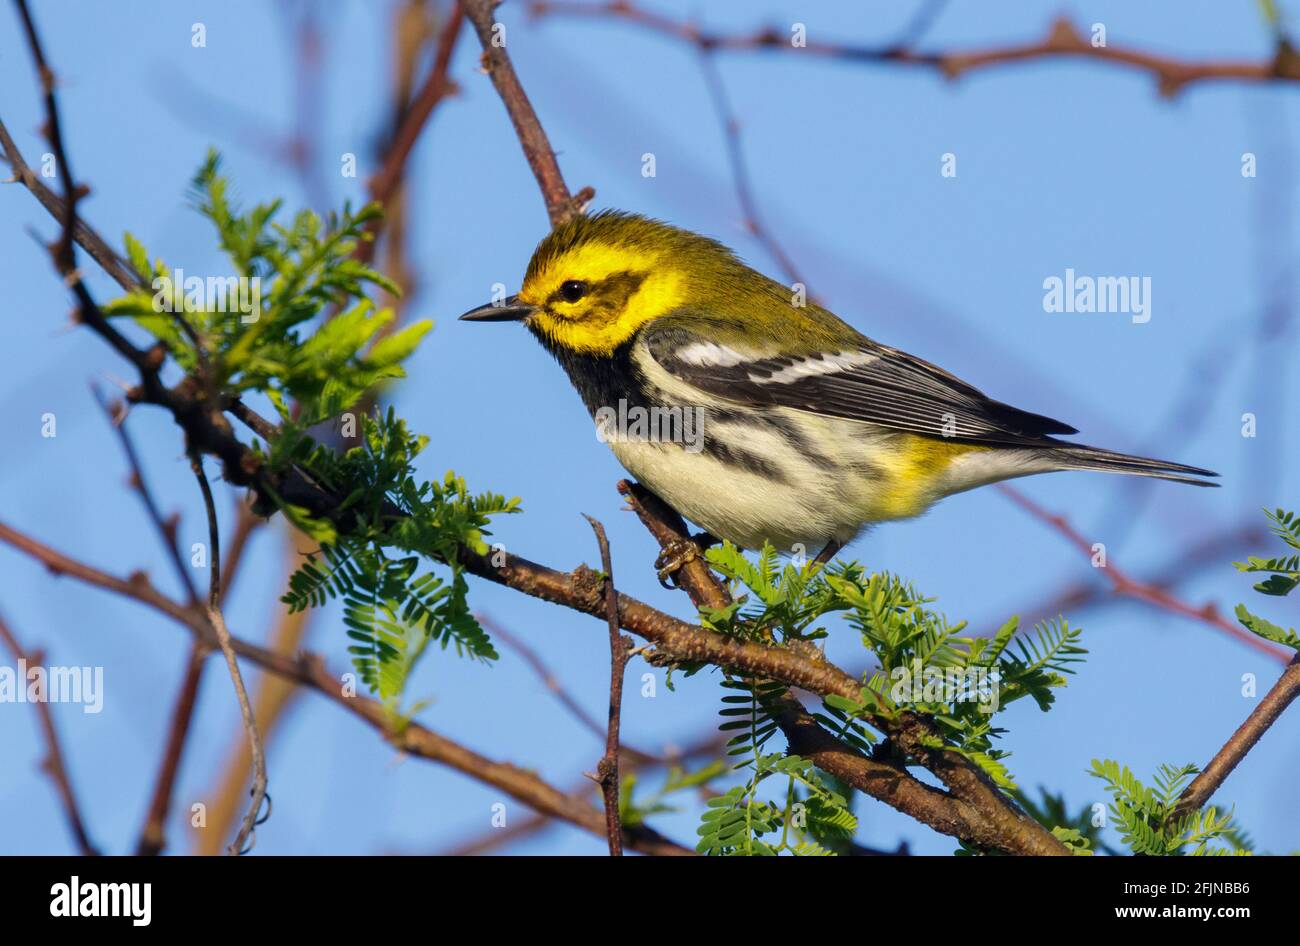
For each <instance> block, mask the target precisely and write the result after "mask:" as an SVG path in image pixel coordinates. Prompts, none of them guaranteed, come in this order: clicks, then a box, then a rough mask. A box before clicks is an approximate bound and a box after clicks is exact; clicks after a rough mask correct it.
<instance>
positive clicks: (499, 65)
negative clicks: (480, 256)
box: [464, 0, 596, 227]
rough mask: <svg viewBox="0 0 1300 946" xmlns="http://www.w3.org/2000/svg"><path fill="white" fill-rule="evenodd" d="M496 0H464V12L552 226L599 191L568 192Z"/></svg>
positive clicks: (572, 214)
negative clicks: (510, 48)
mask: <svg viewBox="0 0 1300 946" xmlns="http://www.w3.org/2000/svg"><path fill="white" fill-rule="evenodd" d="M496 5H497V3H496V0H464V6H465V16H466V17H468V18H469V21H470V24H471V25H473V27H474V32H475V33H477V34H478V40H479V43H480V44H482V46H483V68H484V69H485V70H486V71H487V74H488V76H489V77H490V78H491V79H492V85H493V86H495V87H496V90H497V94H498V95H500V96H501V101H502V102H503V103H504V104H505V107H506V112H508V113H509V115H510V123H511V124H512V125H514V128H515V135H516V136H517V137H518V138H519V144H520V145H522V146H523V149H524V157H525V158H526V159H527V161H528V166H529V167H530V168H532V171H533V177H535V178H537V186H538V187H539V188H541V191H542V199H543V200H544V201H546V213H547V215H548V216H549V217H550V218H551V226H552V227H558V226H560V224H562V223H565V222H566V221H568V220H571V219H573V218H574V217H576V216H578V215H579V214H581V213H582V209H583V207H585V206H586V205H587V204H588V203H590V202H591V199H592V198H593V197H595V196H596V192H595V191H594V190H592V189H591V188H590V187H584V188H583V189H582V190H580V191H579V192H578V193H577V194H576V195H573V196H570V195H569V188H568V185H566V184H565V183H564V175H563V174H562V173H561V172H560V164H559V162H558V161H557V160H556V159H555V151H554V150H553V149H552V148H551V142H550V139H548V138H547V137H546V132H545V131H543V130H542V123H541V122H540V121H539V120H538V118H537V113H536V112H535V111H534V110H533V106H532V103H531V102H529V101H528V95H527V93H526V92H524V87H523V85H521V84H520V82H519V76H518V75H516V74H515V67H514V65H513V64H512V63H511V62H510V55H509V54H508V53H507V52H506V47H505V33H504V32H499V33H498V31H497V29H496V27H497V26H498V24H497V23H496V21H495V18H494V17H493V9H494V8H495V7H496Z"/></svg>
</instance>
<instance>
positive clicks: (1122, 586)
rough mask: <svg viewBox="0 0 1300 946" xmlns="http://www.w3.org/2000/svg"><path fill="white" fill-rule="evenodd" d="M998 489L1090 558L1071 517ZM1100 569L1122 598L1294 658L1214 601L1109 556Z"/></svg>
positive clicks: (1015, 492) (1281, 660)
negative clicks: (1188, 596)
mask: <svg viewBox="0 0 1300 946" xmlns="http://www.w3.org/2000/svg"><path fill="white" fill-rule="evenodd" d="M997 488H998V489H999V490H1001V491H1002V493H1003V494H1004V495H1005V496H1007V497H1008V498H1009V499H1010V500H1011V501H1012V502H1013V503H1015V504H1016V505H1017V506H1019V507H1020V508H1021V509H1023V510H1025V511H1026V512H1028V513H1029V514H1030V515H1031V516H1033V517H1034V518H1035V519H1037V520H1038V521H1039V522H1042V523H1045V524H1046V525H1048V526H1050V527H1051V528H1053V529H1055V530H1056V531H1057V532H1059V533H1060V534H1061V535H1062V536H1064V537H1065V538H1066V539H1067V540H1068V541H1069V542H1070V544H1071V545H1073V546H1075V547H1076V548H1077V549H1079V551H1081V552H1083V553H1084V554H1085V555H1087V556H1089V557H1091V556H1092V555H1093V549H1092V543H1091V542H1089V541H1088V540H1087V539H1086V538H1084V537H1083V535H1082V534H1080V532H1079V531H1078V530H1077V529H1075V528H1074V526H1072V525H1070V522H1069V520H1068V519H1066V518H1065V517H1064V516H1059V515H1056V514H1054V513H1051V512H1048V511H1047V510H1046V509H1044V508H1043V507H1042V506H1040V505H1038V503H1036V502H1034V501H1033V500H1032V499H1030V498H1029V497H1028V496H1026V495H1025V494H1024V493H1022V492H1021V491H1020V490H1018V489H1015V488H1014V487H1011V486H1008V485H1006V484H1005V483H999V484H998V487H997ZM1098 571H1101V572H1103V573H1104V574H1105V576H1106V580H1107V581H1109V582H1110V585H1111V590H1112V591H1113V592H1114V593H1115V594H1117V595H1120V596H1121V597H1125V598H1132V599H1133V600H1135V601H1141V602H1144V603H1145V604H1148V605H1151V606H1152V607H1155V608H1158V609H1160V610H1162V611H1168V612H1169V613H1171V614H1178V615H1181V616H1183V617H1187V618H1191V619H1192V620H1194V621H1200V622H1201V623H1202V624H1206V625H1208V626H1210V627H1212V628H1214V629H1215V630H1217V631H1221V632H1222V633H1224V634H1227V635H1228V636H1229V637H1232V638H1235V639H1236V640H1238V641H1241V642H1242V643H1243V644H1246V645H1247V646H1249V647H1253V648H1254V649H1255V650H1257V651H1259V652H1260V653H1261V654H1266V655H1267V656H1269V657H1272V658H1273V659H1274V660H1276V661H1278V662H1279V663H1286V662H1287V661H1288V660H1289V659H1290V655H1289V653H1288V652H1286V651H1283V650H1282V649H1281V648H1280V647H1276V646H1274V645H1272V644H1270V643H1268V642H1267V641H1264V640H1261V639H1260V638H1258V637H1256V636H1255V635H1254V634H1251V633H1250V632H1249V631H1247V630H1244V629H1243V628H1240V627H1236V626H1235V625H1233V624H1231V623H1230V622H1229V621H1227V620H1226V619H1225V618H1224V617H1223V616H1222V615H1221V614H1220V613H1219V609H1218V607H1217V606H1216V605H1215V604H1213V603H1212V602H1211V603H1209V604H1205V605H1202V606H1201V607H1199V608H1198V607H1195V606H1194V605H1190V604H1188V603H1187V602H1185V601H1182V600H1180V599H1179V598H1177V597H1175V596H1174V595H1172V594H1170V593H1169V592H1168V591H1166V590H1165V589H1164V588H1161V587H1158V586H1156V585H1152V584H1148V583H1146V582H1142V581H1139V580H1137V579H1136V578H1133V577H1131V576H1130V575H1129V574H1128V573H1127V572H1124V571H1121V570H1120V568H1119V567H1118V566H1117V565H1115V564H1114V563H1113V562H1112V561H1110V560H1109V559H1108V560H1107V562H1106V567H1105V568H1101V569H1098Z"/></svg>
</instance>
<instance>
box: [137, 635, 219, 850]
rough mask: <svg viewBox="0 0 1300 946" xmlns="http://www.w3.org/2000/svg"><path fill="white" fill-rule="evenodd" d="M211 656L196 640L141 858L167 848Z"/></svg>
mask: <svg viewBox="0 0 1300 946" xmlns="http://www.w3.org/2000/svg"><path fill="white" fill-rule="evenodd" d="M208 653H209V649H208V648H207V647H206V646H204V645H203V644H202V643H201V642H200V641H198V640H196V641H195V642H194V644H193V646H191V647H190V652H189V654H188V656H186V658H185V675H184V676H183V677H182V678H181V686H180V689H179V690H177V692H176V700H175V702H174V703H173V704H172V716H171V725H170V726H169V727H168V729H167V742H166V744H165V746H164V748H163V756H162V762H161V763H160V764H159V766H158V775H157V777H156V778H155V779H154V790H153V796H152V797H151V798H150V800H149V812H148V814H146V815H145V819H144V827H143V828H141V829H140V839H139V840H138V841H137V842H136V845H135V853H136V855H137V856H139V857H152V856H154V855H156V854H161V853H162V851H163V848H164V847H166V846H167V812H168V811H169V810H170V809H171V802H172V792H173V790H174V789H175V787H176V774H177V772H179V771H180V767H181V759H182V758H183V757H184V755H185V744H186V741H187V737H188V736H189V733H190V726H191V724H192V723H193V722H194V706H195V704H196V703H197V702H198V697H199V683H200V682H201V681H202V679H203V665H204V664H205V663H206V662H207V658H208Z"/></svg>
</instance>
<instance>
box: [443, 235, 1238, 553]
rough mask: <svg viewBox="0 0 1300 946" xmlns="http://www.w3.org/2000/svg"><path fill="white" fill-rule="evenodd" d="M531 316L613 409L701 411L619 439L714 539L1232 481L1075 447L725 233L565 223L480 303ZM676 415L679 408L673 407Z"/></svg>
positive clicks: (474, 315)
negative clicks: (945, 509)
mask: <svg viewBox="0 0 1300 946" xmlns="http://www.w3.org/2000/svg"><path fill="white" fill-rule="evenodd" d="M461 319H466V320H470V321H479V322H497V321H521V322H523V323H524V325H526V326H527V327H528V329H529V330H530V331H531V332H532V333H533V335H535V336H536V337H537V340H538V341H539V342H541V344H542V346H543V347H544V348H546V349H547V350H548V351H549V352H551V354H552V355H554V356H555V358H556V359H557V360H558V361H559V363H560V365H561V366H563V368H564V370H565V371H566V372H568V375H569V378H570V379H571V380H572V382H573V384H574V386H575V387H576V388H577V390H578V393H579V394H580V395H581V396H582V400H583V402H584V403H585V404H586V406H587V410H588V411H589V412H591V414H592V416H593V417H595V418H598V419H599V418H601V417H602V416H603V417H605V418H609V417H611V416H618V417H627V416H630V415H632V414H635V413H637V411H636V409H640V416H645V415H646V414H655V413H656V412H658V413H657V415H656V416H665V413H664V412H667V414H666V416H670V417H672V416H680V415H682V414H683V413H684V412H690V416H692V417H693V418H695V419H696V426H697V427H698V429H699V431H700V432H701V434H702V436H701V438H700V441H699V443H698V444H696V445H694V446H695V448H694V449H693V448H692V444H689V443H684V442H680V438H679V439H677V440H674V439H673V438H670V437H662V436H660V437H651V436H644V435H642V436H624V437H619V436H613V437H608V438H604V439H608V440H609V442H610V446H611V448H612V449H613V451H614V454H615V455H616V456H617V457H618V459H619V461H620V462H621V463H622V464H623V466H624V467H626V468H627V470H628V472H629V473H631V474H632V475H633V476H634V477H636V479H637V480H639V481H640V482H641V483H642V484H644V485H645V486H646V487H648V488H649V489H651V490H652V491H654V492H655V493H656V494H657V495H658V496H659V497H660V498H662V499H663V500H664V501H665V502H667V503H668V504H669V505H670V506H672V507H673V508H674V509H676V510H677V511H678V512H679V513H681V514H682V515H683V516H685V517H686V518H687V519H689V520H691V521H693V522H695V523H696V524H697V525H699V526H701V527H702V528H703V529H704V530H705V531H706V533H707V535H708V536H709V537H712V538H713V539H728V540H730V541H731V542H733V543H735V544H736V545H738V546H740V547H742V548H758V547H761V546H762V545H763V543H764V542H770V543H772V545H774V546H775V547H777V548H778V549H783V550H790V549H804V550H807V551H808V552H809V553H810V554H811V552H812V551H813V550H814V549H821V553H820V554H819V555H818V559H819V560H821V561H825V560H827V559H828V558H829V557H830V556H831V555H833V554H834V553H835V552H836V551H838V550H839V548H841V547H842V546H843V545H844V544H845V543H847V542H849V541H850V540H852V539H853V538H854V537H855V536H856V535H857V534H858V533H859V532H861V531H862V529H863V528H864V527H866V526H869V525H871V524H873V523H877V522H883V521H887V520H895V519H907V518H910V517H912V516H916V515H919V514H920V513H921V512H923V511H925V510H926V509H927V508H929V507H930V506H931V505H933V504H934V503H935V502H937V501H938V500H940V499H942V498H944V497H946V496H950V495H952V494H953V493H959V492H962V491H964V490H968V489H972V488H974V487H977V486H984V485H987V484H989V483H994V482H997V481H999V480H1007V479H1012V478H1014V477H1019V476H1027V475H1030V474H1034V473H1048V472H1053V471H1058V470H1101V471H1103V472H1108V473H1128V474H1134V475H1138V476H1151V477H1158V478H1160V479H1166V480H1174V481H1177V482H1180V483H1192V484H1195V485H1197V486H1215V485H1218V484H1215V483H1211V482H1207V481H1206V480H1203V479H1199V478H1197V477H1207V476H1215V475H1217V474H1215V473H1212V472H1211V471H1209V470H1203V469H1200V468H1198V467H1193V466H1185V465H1183V464H1181V463H1170V462H1167V461H1165V460H1153V459H1148V458H1146V457H1139V456H1129V455H1126V454H1123V453H1116V452H1114V451H1111V450H1103V449H1101V448H1098V447H1090V446H1085V445H1083V444H1077V443H1070V442H1067V441H1063V440H1059V439H1057V437H1058V435H1067V434H1074V433H1077V432H1078V431H1076V430H1075V428H1073V427H1071V426H1069V425H1068V424H1063V423H1061V422H1060V421H1056V420H1052V419H1051V418H1048V417H1044V416H1042V415H1040V414H1033V413H1030V412H1028V411H1023V410H1020V409H1018V408H1015V407H1011V406H1010V405H1008V404H1004V403H1002V402H1000V401H995V400H993V399H992V398H989V397H988V396H987V395H985V394H983V393H982V392H981V391H979V390H977V389H976V388H974V387H972V386H971V385H969V384H967V383H966V382H964V381H962V380H960V379H959V378H957V377H955V376H954V375H952V374H949V373H948V372H947V371H944V370H943V369H941V368H938V367H936V366H934V365H932V364H930V363H929V362H926V361H922V360H921V359H920V358H917V357H915V356H913V355H909V354H908V353H906V352H903V351H899V350H898V349H896V348H891V347H889V346H888V345H883V344H881V343H879V342H876V341H873V340H872V339H870V338H867V337H866V336H864V335H862V334H860V333H859V332H857V331H856V330H855V329H853V328H852V327H851V326H849V325H848V324H846V323H845V322H843V321H841V320H840V319H839V318H838V317H836V316H835V315H834V314H832V313H831V312H829V311H827V310H826V309H824V308H822V307H821V306H819V305H816V304H814V303H812V302H805V301H804V300H803V299H802V296H801V294H799V293H796V292H794V291H792V290H791V289H790V288H787V287H786V286H784V285H782V284H780V283H778V282H776V281H775V280H772V279H769V278H767V277H766V276H764V275H762V274H761V273H758V272H756V271H755V270H753V269H751V268H749V267H748V266H746V265H745V264H744V263H743V262H741V260H740V259H739V258H738V257H737V256H736V255H735V254H734V253H733V252H732V251H731V250H729V249H728V248H727V247H725V246H723V245H722V244H721V243H718V242H717V241H715V240H712V239H709V238H708V237H704V236H700V235H699V234H696V233H692V232H690V231H687V230H683V229H679V228H677V227H674V226H671V225H669V224H667V223H663V222H661V221H658V220H652V219H649V218H646V217H642V216H638V215H635V214H630V213H622V212H617V211H602V212H600V213H596V214H594V215H590V216H579V217H577V218H576V219H574V220H571V221H569V222H567V223H564V224H562V225H561V226H559V227H557V228H556V229H555V230H553V231H552V232H551V233H550V234H549V235H548V236H547V237H546V238H545V239H543V240H542V241H541V243H540V244H539V245H538V247H537V250H536V251H535V252H534V253H533V257H532V259H531V260H530V261H529V263H528V269H527V272H526V273H525V275H524V280H523V284H522V286H521V287H520V290H519V293H518V295H515V296H510V297H508V298H506V299H504V300H503V301H499V302H497V303H494V304H490V305H486V306H482V307H480V308H476V309H473V310H471V311H469V312H466V313H465V314H464V315H462V316H461ZM673 412H676V413H673Z"/></svg>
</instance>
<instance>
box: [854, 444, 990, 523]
mask: <svg viewBox="0 0 1300 946" xmlns="http://www.w3.org/2000/svg"><path fill="white" fill-rule="evenodd" d="M895 444H896V446H895V449H892V450H882V451H880V452H879V454H878V455H875V456H873V457H872V461H873V462H874V463H876V464H877V465H878V466H879V467H880V468H881V470H882V471H883V472H884V474H885V476H884V481H883V482H882V483H881V484H880V485H879V489H880V492H879V493H878V494H877V496H876V497H875V502H874V503H873V505H874V506H875V510H874V512H875V518H879V519H907V518H909V517H911V516H916V515H919V514H920V513H922V512H924V511H925V508H926V507H927V506H929V505H930V504H931V503H933V502H935V501H936V500H937V499H940V498H941V497H940V495H939V493H938V486H939V481H940V479H941V478H942V476H943V474H944V472H945V471H946V470H947V469H948V467H949V466H950V465H951V464H952V462H953V461H954V460H956V459H957V458H958V457H960V456H964V455H965V454H968V453H974V452H975V451H978V450H988V449H989V448H988V447H982V446H979V445H978V444H969V443H954V442H953V441H950V440H937V439H935V438H933V437H921V436H918V435H916V434H902V435H900V436H899V437H898V439H897V441H896V442H895Z"/></svg>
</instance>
